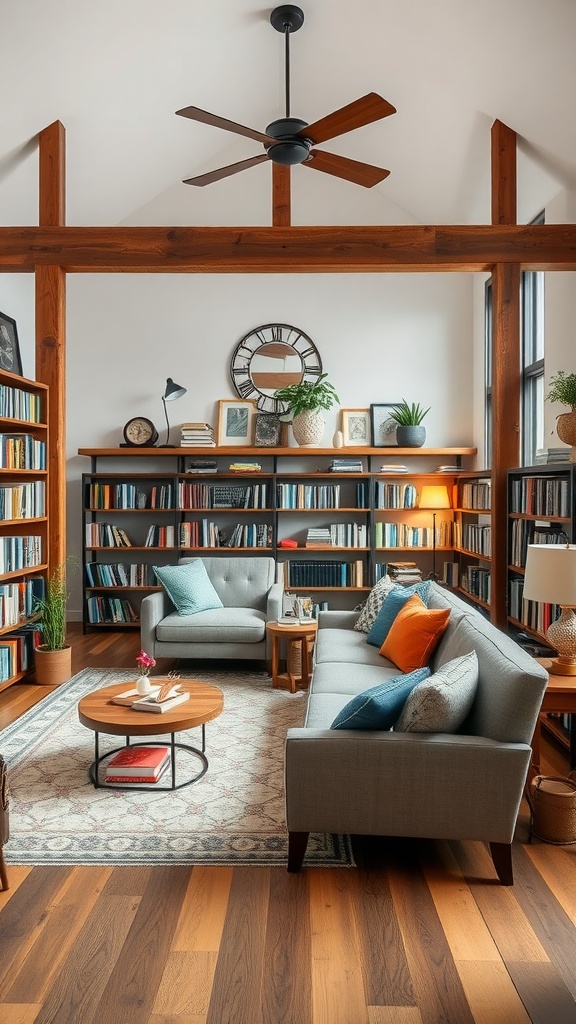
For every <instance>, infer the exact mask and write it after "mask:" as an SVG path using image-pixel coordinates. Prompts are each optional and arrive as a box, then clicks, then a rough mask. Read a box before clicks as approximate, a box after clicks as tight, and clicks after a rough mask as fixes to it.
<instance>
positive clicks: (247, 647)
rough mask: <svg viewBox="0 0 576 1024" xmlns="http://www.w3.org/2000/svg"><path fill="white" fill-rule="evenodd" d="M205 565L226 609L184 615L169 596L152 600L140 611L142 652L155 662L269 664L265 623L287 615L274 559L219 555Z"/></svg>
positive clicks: (150, 597) (161, 593) (157, 595)
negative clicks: (226, 660)
mask: <svg viewBox="0 0 576 1024" xmlns="http://www.w3.org/2000/svg"><path fill="white" fill-rule="evenodd" d="M190 561H192V559H189V558H181V559H180V562H179V564H184V563H185V562H190ZM202 561H203V563H204V565H205V567H206V571H207V573H208V576H209V577H210V581H211V583H212V585H213V587H214V589H215V590H216V592H217V594H218V597H219V598H220V600H221V601H222V604H223V606H224V607H223V608H210V609H209V610H208V611H203V612H196V613H195V614H193V615H179V614H178V612H177V611H176V609H175V607H174V605H173V604H172V602H171V600H170V598H169V597H168V595H167V594H166V593H165V591H155V592H154V593H153V594H149V595H148V596H147V597H145V598H144V600H143V601H142V605H141V607H140V644H141V649H142V650H143V651H146V653H147V654H150V655H151V656H152V657H153V658H186V659H190V658H238V659H257V660H262V659H264V658H268V657H269V643H268V638H267V635H266V623H267V622H271V621H273V620H275V619H278V618H280V616H281V614H282V594H283V587H282V586H281V584H280V583H276V582H275V578H276V563H275V561H274V559H273V558H268V557H265V556H254V557H251V556H247V557H242V556H237V557H231V558H228V557H226V556H225V555H222V556H220V555H215V556H213V557H206V558H202Z"/></svg>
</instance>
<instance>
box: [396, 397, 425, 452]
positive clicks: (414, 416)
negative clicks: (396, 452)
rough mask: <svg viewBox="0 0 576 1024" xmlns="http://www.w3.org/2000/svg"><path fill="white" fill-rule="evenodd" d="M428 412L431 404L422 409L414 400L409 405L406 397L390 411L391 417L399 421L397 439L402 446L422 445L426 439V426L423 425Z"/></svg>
mask: <svg viewBox="0 0 576 1024" xmlns="http://www.w3.org/2000/svg"><path fill="white" fill-rule="evenodd" d="M428 412H430V406H428V408H427V409H422V407H421V406H420V405H419V404H417V403H414V402H412V404H411V405H409V404H408V402H407V401H406V399H405V398H403V399H402V401H401V402H399V403H398V405H395V406H394V408H393V409H392V410H391V411H390V419H391V420H394V422H395V423H397V428H396V441H397V443H398V445H399V447H400V448H421V447H422V445H423V444H424V441H425V440H426V427H423V426H422V420H423V419H424V417H425V416H426V413H428Z"/></svg>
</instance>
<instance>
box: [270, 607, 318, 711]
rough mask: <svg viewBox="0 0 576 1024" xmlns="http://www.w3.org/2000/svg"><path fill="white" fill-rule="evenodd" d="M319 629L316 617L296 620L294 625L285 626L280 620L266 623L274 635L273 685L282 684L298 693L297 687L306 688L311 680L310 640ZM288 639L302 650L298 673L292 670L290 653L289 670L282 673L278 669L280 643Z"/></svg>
mask: <svg viewBox="0 0 576 1024" xmlns="http://www.w3.org/2000/svg"><path fill="white" fill-rule="evenodd" d="M317 631H318V623H317V621H316V619H313V620H312V621H311V622H307V623H299V622H295V623H294V625H289V626H284V625H282V624H281V623H279V622H268V623H267V625H266V632H267V633H269V634H270V636H271V637H272V665H271V675H272V686H280V687H283V688H284V689H289V690H290V693H296V690H297V689H302V690H305V689H306V688H307V687H308V684H309V682H310V671H309V668H308V659H309V653H310V649H309V646H308V642H309V640H313V639H314V637H315V635H316V633H317ZM282 639H284V640H288V641H290V644H293V643H295V644H299V645H300V650H301V658H300V674H299V675H296V674H295V673H293V672H291V671H290V668H291V658H290V653H289V655H288V671H287V672H284V673H280V672H279V671H278V666H279V660H280V652H279V645H280V640H282Z"/></svg>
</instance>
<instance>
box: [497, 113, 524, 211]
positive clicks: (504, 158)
mask: <svg viewBox="0 0 576 1024" xmlns="http://www.w3.org/2000/svg"><path fill="white" fill-rule="evenodd" d="M490 141H491V167H492V223H493V224H516V220H517V191H518V186H517V173H516V162H517V160H516V132H515V131H512V128H509V127H508V125H506V124H504V123H503V121H494V124H493V125H492V132H491V137H490Z"/></svg>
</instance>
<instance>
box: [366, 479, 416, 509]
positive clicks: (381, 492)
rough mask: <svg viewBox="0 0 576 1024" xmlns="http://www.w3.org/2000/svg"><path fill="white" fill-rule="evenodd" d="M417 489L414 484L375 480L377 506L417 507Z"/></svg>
mask: <svg viewBox="0 0 576 1024" xmlns="http://www.w3.org/2000/svg"><path fill="white" fill-rule="evenodd" d="M417 506H418V491H417V490H416V488H415V486H414V484H391V483H384V481H383V480H377V481H376V507H377V508H417Z"/></svg>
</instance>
